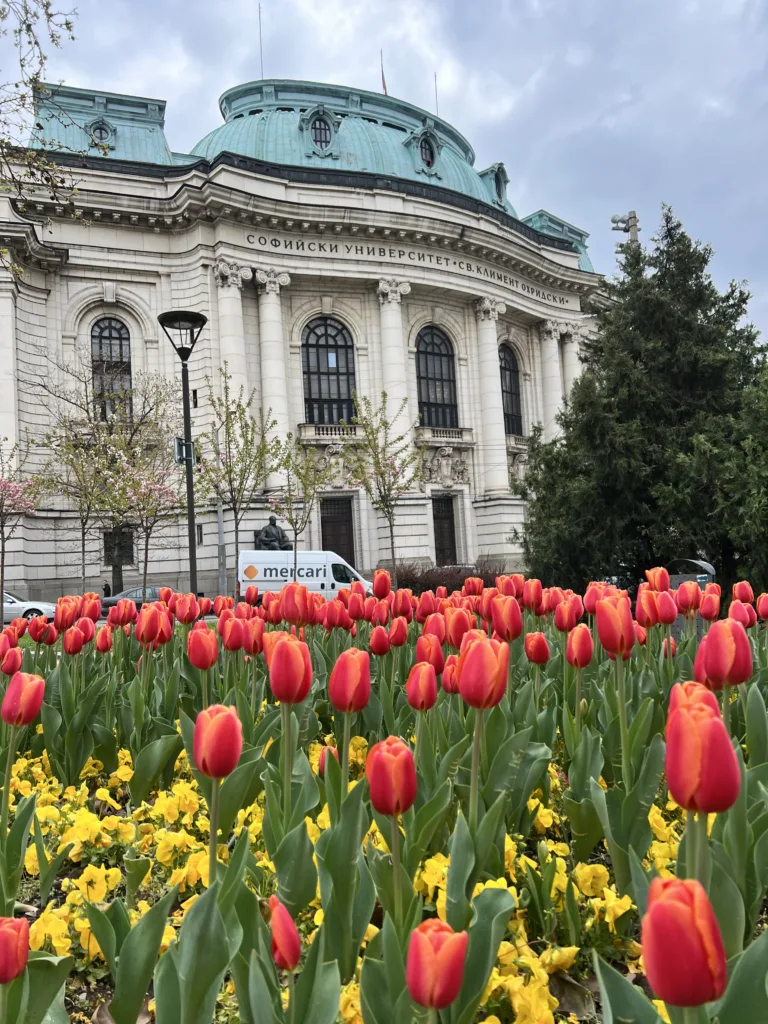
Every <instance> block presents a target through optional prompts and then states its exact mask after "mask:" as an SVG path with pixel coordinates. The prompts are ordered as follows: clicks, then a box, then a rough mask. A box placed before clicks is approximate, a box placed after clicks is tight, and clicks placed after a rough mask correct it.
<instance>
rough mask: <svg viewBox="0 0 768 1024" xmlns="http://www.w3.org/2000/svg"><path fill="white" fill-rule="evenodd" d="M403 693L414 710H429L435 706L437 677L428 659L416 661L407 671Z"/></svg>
mask: <svg viewBox="0 0 768 1024" xmlns="http://www.w3.org/2000/svg"><path fill="white" fill-rule="evenodd" d="M417 657H418V655H417ZM405 695H406V697H407V698H408V703H409V704H410V705H411V707H412V708H413V709H414V710H415V711H429V709H430V708H432V707H434V706H435V701H436V700H437V679H436V677H435V669H434V666H433V665H430V663H429V662H428V661H417V662H416V664H415V665H414V666H413V668H412V669H411V671H410V672H409V673H408V681H407V682H406V684H405Z"/></svg>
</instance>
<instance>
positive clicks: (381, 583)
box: [373, 569, 392, 601]
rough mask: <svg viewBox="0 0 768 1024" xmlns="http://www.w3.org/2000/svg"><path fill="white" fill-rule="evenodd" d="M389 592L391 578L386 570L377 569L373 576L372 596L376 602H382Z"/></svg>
mask: <svg viewBox="0 0 768 1024" xmlns="http://www.w3.org/2000/svg"><path fill="white" fill-rule="evenodd" d="M391 590H392V577H391V576H390V575H389V573H388V572H387V570H386V569H377V570H376V571H375V572H374V574H373V596H374V597H375V598H376V600H377V601H384V600H386V598H387V596H388V594H389V592H390V591H391Z"/></svg>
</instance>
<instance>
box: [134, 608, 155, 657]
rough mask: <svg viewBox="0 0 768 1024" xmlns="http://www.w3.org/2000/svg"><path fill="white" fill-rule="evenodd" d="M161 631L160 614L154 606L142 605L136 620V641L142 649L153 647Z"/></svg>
mask: <svg viewBox="0 0 768 1024" xmlns="http://www.w3.org/2000/svg"><path fill="white" fill-rule="evenodd" d="M159 630H160V612H159V611H158V610H157V607H156V606H155V605H153V604H145V605H142V608H141V611H140V612H139V617H138V619H137V620H136V639H137V640H138V642H139V643H140V644H141V645H142V647H149V646H151V645H152V644H153V643H154V642H155V640H156V639H157V634H158V632H159Z"/></svg>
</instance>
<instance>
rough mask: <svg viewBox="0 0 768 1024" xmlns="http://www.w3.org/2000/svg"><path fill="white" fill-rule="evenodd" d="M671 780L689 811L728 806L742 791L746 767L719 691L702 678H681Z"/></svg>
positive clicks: (674, 707)
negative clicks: (723, 712) (721, 706)
mask: <svg viewBox="0 0 768 1024" xmlns="http://www.w3.org/2000/svg"><path fill="white" fill-rule="evenodd" d="M666 739H667V751H666V765H665V770H666V775H667V785H668V787H669V791H670V793H671V794H672V798H673V799H674V801H675V802H676V803H677V804H679V805H680V806H681V807H684V808H685V809H686V810H687V811H703V812H704V813H705V814H713V813H719V812H721V811H727V810H728V808H729V807H732V806H733V805H734V804H735V803H736V800H737V799H738V796H739V790H740V788H741V772H740V769H739V763H738V761H737V760H736V755H735V753H734V751H733V746H732V745H731V740H730V737H729V736H728V732H727V730H726V728H725V725H724V724H723V720H722V718H721V717H720V709H719V707H718V704H717V699H716V697H715V695H714V694H713V693H711V692H710V691H709V690H707V689H706V687H704V686H701V685H700V684H699V683H683V684H680V683H678V684H676V685H675V686H674V687H673V688H672V693H671V694H670V702H669V717H668V718H667V726H666Z"/></svg>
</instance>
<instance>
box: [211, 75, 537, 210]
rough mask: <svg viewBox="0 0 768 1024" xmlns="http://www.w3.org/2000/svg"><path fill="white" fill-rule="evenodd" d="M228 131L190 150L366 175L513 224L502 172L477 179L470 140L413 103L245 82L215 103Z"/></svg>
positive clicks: (357, 92)
mask: <svg viewBox="0 0 768 1024" xmlns="http://www.w3.org/2000/svg"><path fill="white" fill-rule="evenodd" d="M219 107H220V109H221V113H222V115H223V117H224V119H225V123H224V124H223V125H221V126H220V127H218V128H215V129H214V130H213V131H212V132H210V133H209V134H208V135H206V136H205V138H204V139H202V140H201V141H200V142H198V144H197V145H196V146H195V148H194V149H193V151H192V152H193V154H194V155H195V156H200V157H204V158H205V159H207V160H213V159H214V158H215V157H216V156H218V154H219V153H224V152H229V153H236V154H238V155H241V156H247V157H252V158H253V159H256V160H262V161H266V162H268V163H276V164H290V165H294V166H299V167H311V168H316V169H318V170H320V169H322V170H330V171H333V170H337V171H367V172H369V173H372V174H385V175H388V176H391V177H396V178H407V179H410V180H411V181H417V182H419V183H421V184H429V185H435V186H438V187H441V188H447V189H451V190H453V191H454V192H460V193H462V194H464V195H467V196H472V197H473V198H474V199H479V200H481V201H482V202H485V203H489V204H490V205H492V206H495V207H496V208H497V209H500V210H504V211H506V212H507V213H509V214H511V215H512V216H513V217H514V216H517V215H516V213H515V210H514V208H513V207H512V205H511V204H510V203H509V201H508V200H507V198H506V186H507V182H508V180H509V179H508V176H507V173H506V171H505V170H504V166H503V164H494V165H493V166H491V167H489V168H487V169H486V170H485V171H480V172H478V171H476V170H475V168H474V166H473V164H474V159H475V154H474V152H473V150H472V147H471V146H470V145H469V143H468V142H467V140H466V139H465V138H464V136H463V135H461V134H460V133H459V132H457V131H456V129H455V128H453V127H452V126H451V125H449V124H448V123H447V122H446V121H442V120H441V119H440V118H438V117H435V116H434V115H432V114H430V113H428V112H427V111H425V110H421V109H420V108H419V107H414V106H412V105H411V104H410V103H405V102H403V101H402V100H398V99H394V98H393V97H391V96H384V95H381V94H379V93H372V92H365V91H364V90H361V89H351V88H347V87H344V86H338V85H323V84H320V83H317V82H293V81H283V80H280V79H270V80H262V81H257V82H249V83H248V84H246V85H238V86H236V87H235V88H233V89H229V90H227V92H225V93H224V95H223V96H222V97H221V99H220V100H219Z"/></svg>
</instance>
